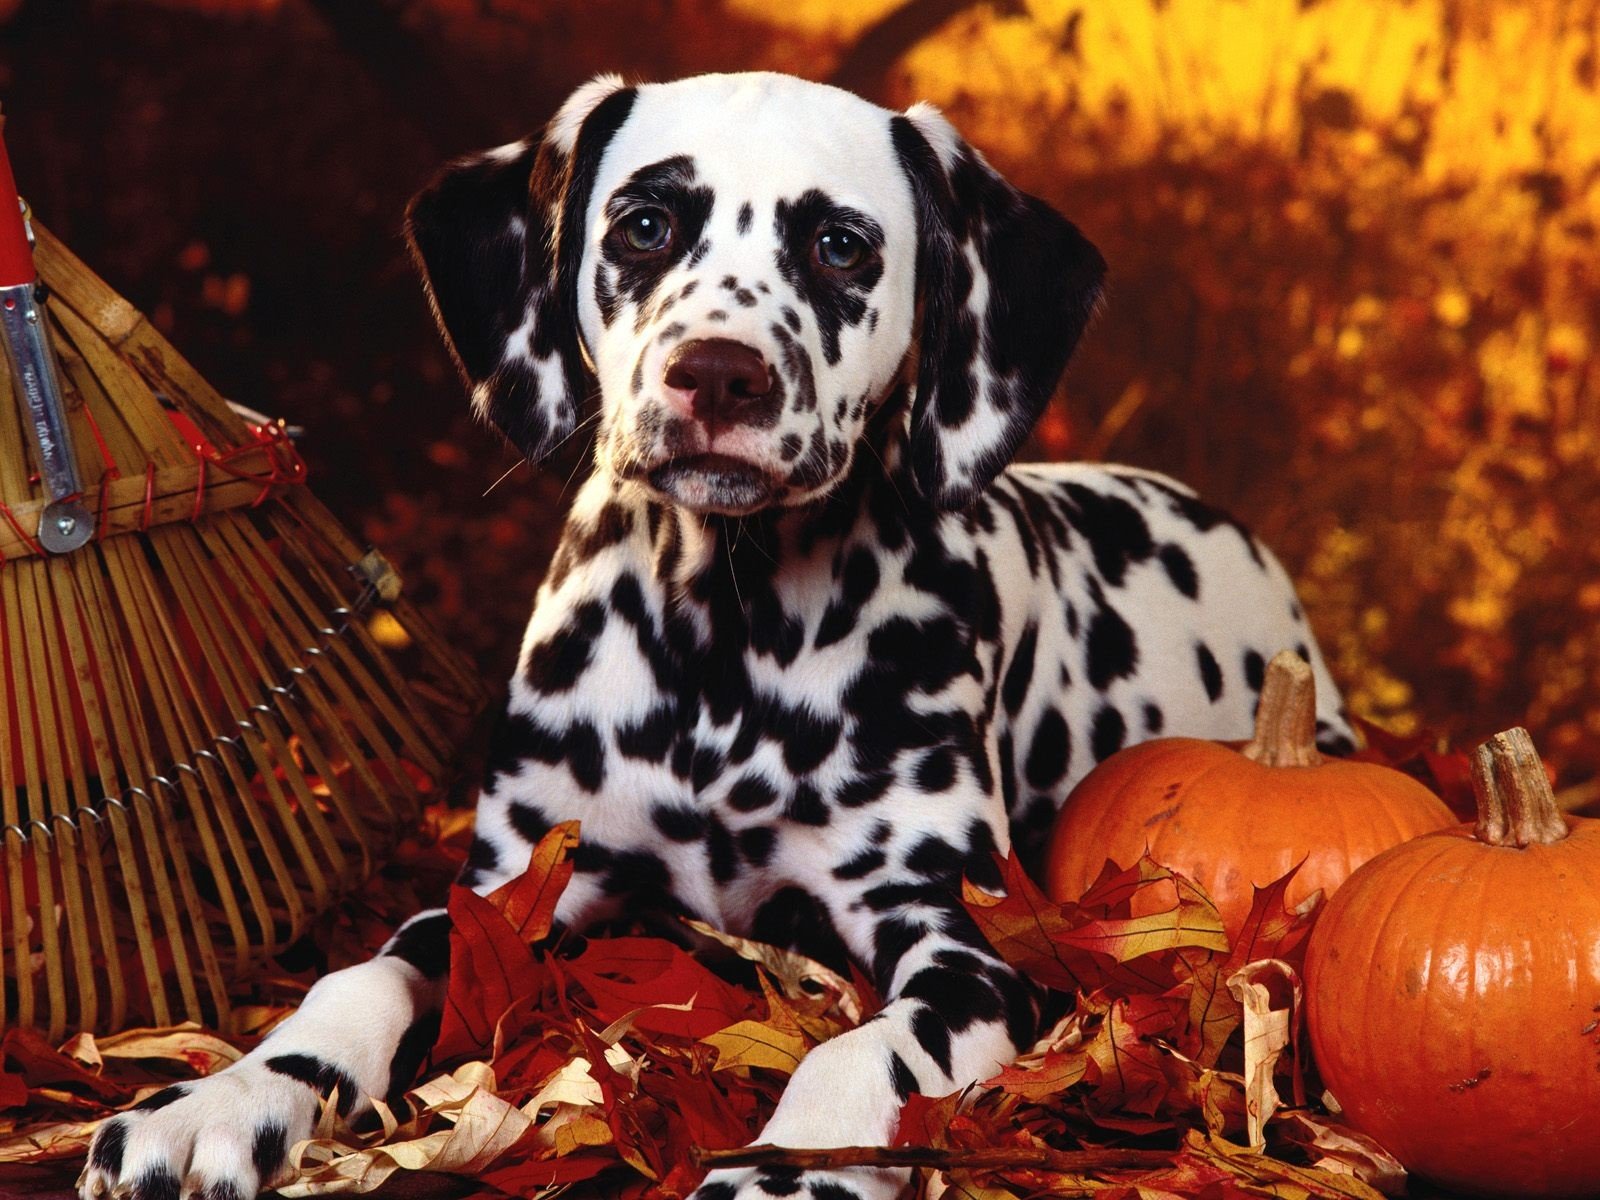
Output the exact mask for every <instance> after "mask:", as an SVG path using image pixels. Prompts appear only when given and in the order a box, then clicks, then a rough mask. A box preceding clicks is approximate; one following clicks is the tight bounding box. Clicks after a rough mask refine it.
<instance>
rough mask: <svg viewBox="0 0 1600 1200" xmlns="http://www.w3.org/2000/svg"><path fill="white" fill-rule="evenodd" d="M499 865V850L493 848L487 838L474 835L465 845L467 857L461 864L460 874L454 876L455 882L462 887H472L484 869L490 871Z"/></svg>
mask: <svg viewBox="0 0 1600 1200" xmlns="http://www.w3.org/2000/svg"><path fill="white" fill-rule="evenodd" d="M499 865H500V851H498V850H496V849H495V848H494V843H493V842H491V841H489V840H488V839H487V838H484V837H478V836H474V837H473V839H472V844H471V845H470V846H468V847H467V858H466V861H465V862H463V863H462V864H461V874H460V875H458V876H457V877H456V882H457V883H459V884H461V886H462V887H472V886H473V885H474V884H476V883H477V882H478V880H480V879H482V878H483V874H484V872H485V871H492V870H494V869H495V868H496V867H497V866H499Z"/></svg>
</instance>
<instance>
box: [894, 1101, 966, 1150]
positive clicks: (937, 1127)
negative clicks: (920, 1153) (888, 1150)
mask: <svg viewBox="0 0 1600 1200" xmlns="http://www.w3.org/2000/svg"><path fill="white" fill-rule="evenodd" d="M960 1104H961V1093H960V1092H952V1093H951V1094H950V1095H948V1096H924V1095H923V1094H922V1093H921V1092H912V1093H911V1095H910V1096H908V1097H907V1098H906V1102H905V1104H904V1105H903V1106H902V1107H901V1109H900V1123H899V1125H898V1126H897V1128H896V1129H895V1134H894V1144H895V1145H896V1146H944V1145H947V1144H948V1143H949V1138H950V1124H951V1122H952V1121H953V1120H954V1119H955V1115H956V1109H957V1108H958V1107H959V1106H960Z"/></svg>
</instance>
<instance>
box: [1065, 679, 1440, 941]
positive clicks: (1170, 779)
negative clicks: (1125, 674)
mask: <svg viewBox="0 0 1600 1200" xmlns="http://www.w3.org/2000/svg"><path fill="white" fill-rule="evenodd" d="M1316 722H1317V701H1316V690H1315V684H1314V683H1313V680H1312V675H1311V668H1310V667H1309V666H1308V665H1307V664H1306V662H1305V660H1304V659H1302V658H1301V657H1300V656H1299V655H1297V654H1295V653H1293V652H1291V651H1287V650H1286V651H1284V652H1283V653H1281V654H1279V655H1277V656H1276V657H1275V658H1274V659H1273V660H1272V662H1271V663H1270V664H1269V665H1268V667H1267V673H1266V679H1265V681H1264V683H1263V685H1262V689H1261V701H1260V705H1259V707H1258V708H1257V710H1256V730H1255V737H1254V738H1252V739H1251V740H1250V741H1249V742H1248V743H1246V744H1245V745H1244V746H1242V747H1237V748H1236V747H1233V746H1229V745H1226V744H1224V743H1221V742H1208V741H1202V740H1200V739H1198V738H1159V739H1157V740H1155V741H1149V742H1144V743H1141V744H1140V745H1137V746H1132V747H1130V748H1129V749H1127V750H1123V751H1120V752H1119V753H1117V754H1114V755H1112V756H1111V757H1110V758H1108V759H1106V761H1105V762H1103V763H1101V764H1100V765H1099V766H1097V767H1096V768H1095V769H1094V770H1093V771H1091V772H1090V773H1089V774H1088V775H1086V776H1084V778H1083V780H1082V781H1081V782H1080V783H1079V784H1078V786H1077V787H1076V788H1074V789H1073V791H1072V793H1071V795H1069V796H1068V797H1067V801H1066V803H1065V804H1064V805H1063V806H1062V808H1061V812H1060V813H1059V814H1058V815H1057V818H1056V825H1055V831H1054V833H1053V835H1052V838H1051V843H1050V851H1049V855H1048V858H1047V860H1046V866H1045V883H1046V887H1047V888H1048V890H1049V892H1050V894H1051V895H1052V896H1053V897H1055V898H1056V899H1058V900H1076V899H1077V898H1078V897H1079V896H1081V895H1083V893H1084V892H1085V891H1086V890H1087V889H1088V887H1089V885H1090V884H1091V883H1092V882H1094V880H1095V878H1096V877H1097V876H1098V875H1099V874H1100V872H1101V870H1102V869H1104V867H1105V864H1106V860H1107V859H1110V860H1111V861H1113V862H1115V863H1118V864H1120V865H1123V866H1126V865H1128V864H1131V863H1133V862H1135V861H1136V860H1137V859H1138V858H1139V856H1140V855H1141V854H1145V853H1148V854H1149V855H1150V857H1152V858H1153V859H1155V860H1156V861H1157V862H1159V863H1161V864H1162V865H1163V866H1167V867H1171V868H1172V869H1173V870H1175V871H1178V872H1179V873H1181V874H1183V875H1186V876H1188V877H1189V878H1190V879H1192V880H1194V881H1195V882H1196V883H1198V884H1199V885H1200V886H1201V887H1203V888H1204V889H1205V890H1206V891H1207V892H1208V893H1209V894H1210V896H1211V898H1212V899H1213V900H1214V901H1216V904H1217V908H1218V909H1219V910H1220V911H1221V913H1222V919H1223V923H1224V924H1225V925H1226V926H1227V928H1228V929H1230V930H1236V929H1238V928H1239V927H1240V926H1241V925H1242V924H1243V923H1244V920H1245V918H1246V917H1247V916H1248V915H1249V913H1250V904H1251V900H1252V898H1253V896H1254V889H1255V888H1256V887H1262V886H1265V885H1266V884H1269V883H1272V882H1273V881H1274V880H1277V879H1281V878H1282V877H1283V876H1284V875H1286V874H1287V873H1288V872H1289V870H1290V868H1292V867H1294V866H1295V864H1297V863H1301V864H1302V865H1301V867H1300V871H1299V873H1298V874H1297V875H1296V876H1295V878H1294V881H1293V883H1292V884H1291V885H1290V888H1289V891H1288V894H1287V896H1286V900H1287V902H1288V903H1289V904H1290V905H1295V904H1298V903H1300V902H1301V901H1303V900H1304V899H1306V898H1307V897H1308V896H1310V895H1311V893H1313V892H1315V891H1317V890H1318V889H1319V888H1320V889H1322V890H1323V891H1324V892H1330V893H1331V892H1332V891H1333V890H1334V889H1335V888H1337V887H1338V886H1339V885H1340V884H1341V883H1343V882H1344V880H1345V878H1346V876H1348V875H1349V874H1350V872H1351V871H1353V870H1355V869H1356V868H1357V867H1358V866H1360V865H1361V864H1362V863H1364V862H1366V861H1367V859H1369V858H1371V857H1373V855H1375V854H1379V853H1382V852H1383V851H1384V850H1387V849H1389V847H1391V846H1394V845H1397V844H1398V843H1400V842H1403V841H1406V840H1407V839H1409V838H1414V837H1416V836H1418V835H1419V834H1423V833H1429V832H1431V831H1433V830H1435V829H1443V828H1445V827H1446V826H1449V825H1451V824H1453V823H1454V822H1455V818H1454V817H1453V816H1452V815H1451V813H1450V810H1449V809H1448V808H1447V807H1445V804H1444V802H1443V801H1442V800H1440V799H1439V798H1438V797H1437V796H1435V795H1434V794H1433V793H1432V792H1430V791H1429V790H1428V789H1427V788H1425V787H1423V786H1422V784H1420V783H1418V782H1417V781H1416V780H1414V779H1412V778H1411V777H1410V776H1409V775H1405V774H1403V773H1401V772H1399V771H1394V770H1391V769H1389V768H1388V767H1383V766H1379V765H1377V764H1376V763H1356V762H1345V761H1342V760H1340V759H1325V758H1323V756H1322V755H1321V754H1319V753H1318V752H1317V746H1316Z"/></svg>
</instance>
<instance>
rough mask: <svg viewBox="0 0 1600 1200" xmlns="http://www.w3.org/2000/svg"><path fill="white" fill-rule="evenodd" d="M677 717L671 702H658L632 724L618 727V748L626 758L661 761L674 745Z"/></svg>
mask: <svg viewBox="0 0 1600 1200" xmlns="http://www.w3.org/2000/svg"><path fill="white" fill-rule="evenodd" d="M676 725H677V718H676V714H675V713H674V712H673V710H672V706H671V705H670V704H658V705H656V706H655V707H654V708H652V709H651V710H650V711H649V712H648V713H646V714H645V715H644V716H643V717H640V718H639V720H638V721H636V722H634V723H633V724H632V725H623V726H620V727H618V729H617V749H618V750H619V751H621V753H622V754H623V756H624V757H626V758H637V759H643V760H644V761H646V762H660V761H662V760H663V759H665V758H666V756H667V750H668V749H669V748H670V747H671V745H672V735H673V733H674V731H675V729H676Z"/></svg>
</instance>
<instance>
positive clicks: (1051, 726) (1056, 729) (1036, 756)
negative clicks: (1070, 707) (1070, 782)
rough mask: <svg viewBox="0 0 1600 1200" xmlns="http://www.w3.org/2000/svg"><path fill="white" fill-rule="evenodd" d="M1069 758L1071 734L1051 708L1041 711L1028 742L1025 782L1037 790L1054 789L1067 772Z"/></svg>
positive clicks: (1056, 710) (1057, 712) (1057, 711)
mask: <svg viewBox="0 0 1600 1200" xmlns="http://www.w3.org/2000/svg"><path fill="white" fill-rule="evenodd" d="M1071 756H1072V732H1071V730H1069V729H1068V728H1067V722H1066V719H1065V718H1064V717H1062V715H1061V710H1060V709H1058V708H1056V707H1054V706H1053V705H1052V706H1051V707H1049V708H1047V709H1045V710H1044V712H1043V713H1042V714H1041V715H1040V717H1039V724H1038V725H1036V726H1035V727H1034V730H1033V740H1032V741H1031V742H1029V743H1028V759H1027V762H1026V764H1025V765H1024V767H1023V771H1024V773H1025V774H1026V775H1027V778H1028V782H1029V783H1030V784H1031V785H1032V786H1034V787H1035V788H1038V789H1039V790H1040V791H1043V790H1045V789H1046V788H1049V787H1052V786H1054V784H1055V783H1056V782H1057V781H1058V780H1059V779H1060V778H1061V777H1062V776H1063V775H1065V774H1066V773H1067V763H1068V761H1069V760H1070V759H1071Z"/></svg>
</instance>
